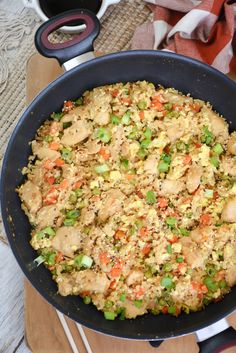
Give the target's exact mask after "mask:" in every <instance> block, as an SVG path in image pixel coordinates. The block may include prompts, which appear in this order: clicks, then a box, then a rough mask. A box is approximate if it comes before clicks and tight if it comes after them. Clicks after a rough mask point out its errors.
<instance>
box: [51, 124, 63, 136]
mask: <svg viewBox="0 0 236 353" xmlns="http://www.w3.org/2000/svg"><path fill="white" fill-rule="evenodd" d="M60 128H61V124H60V123H59V122H57V121H53V122H52V123H51V126H50V135H55V134H56V133H57V132H59V131H60Z"/></svg>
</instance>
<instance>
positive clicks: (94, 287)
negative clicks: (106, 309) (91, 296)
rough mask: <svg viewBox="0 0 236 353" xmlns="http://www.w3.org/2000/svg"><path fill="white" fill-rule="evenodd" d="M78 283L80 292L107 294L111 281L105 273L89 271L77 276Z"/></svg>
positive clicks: (81, 272)
mask: <svg viewBox="0 0 236 353" xmlns="http://www.w3.org/2000/svg"><path fill="white" fill-rule="evenodd" d="M76 283H77V286H78V287H79V292H86V291H88V292H94V293H106V291H107V290H108V288H109V285H110V280H109V279H108V278H107V276H106V274H105V273H96V272H94V271H92V270H90V269H87V270H84V271H80V272H79V273H77V274H76Z"/></svg>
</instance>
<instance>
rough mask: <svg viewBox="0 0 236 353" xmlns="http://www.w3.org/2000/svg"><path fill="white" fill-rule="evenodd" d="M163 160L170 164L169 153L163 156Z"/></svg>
mask: <svg viewBox="0 0 236 353" xmlns="http://www.w3.org/2000/svg"><path fill="white" fill-rule="evenodd" d="M161 160H162V161H164V162H166V163H168V164H170V162H171V156H170V155H169V154H168V153H165V152H164V153H162V154H161Z"/></svg>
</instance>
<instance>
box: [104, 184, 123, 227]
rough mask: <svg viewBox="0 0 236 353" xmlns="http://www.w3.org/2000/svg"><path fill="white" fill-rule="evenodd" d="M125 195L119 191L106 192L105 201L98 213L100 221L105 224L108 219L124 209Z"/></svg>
mask: <svg viewBox="0 0 236 353" xmlns="http://www.w3.org/2000/svg"><path fill="white" fill-rule="evenodd" d="M124 197H125V195H124V194H123V193H122V192H121V191H120V190H118V189H111V190H109V191H107V192H106V197H105V201H104V202H103V205H102V206H101V208H100V210H99V212H98V219H99V220H100V221H101V222H105V221H106V220H107V218H109V217H111V216H113V215H114V214H115V213H117V212H120V211H121V209H122V201H123V199H124Z"/></svg>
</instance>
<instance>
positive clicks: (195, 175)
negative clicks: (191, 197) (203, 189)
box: [186, 164, 203, 193]
mask: <svg viewBox="0 0 236 353" xmlns="http://www.w3.org/2000/svg"><path fill="white" fill-rule="evenodd" d="M202 173H203V168H202V166H199V165H197V164H193V165H192V166H191V167H190V168H189V170H188V173H187V177H186V187H187V190H188V192H189V193H192V192H194V191H195V190H196V189H197V188H198V186H199V185H200V183H201V176H202Z"/></svg>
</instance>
